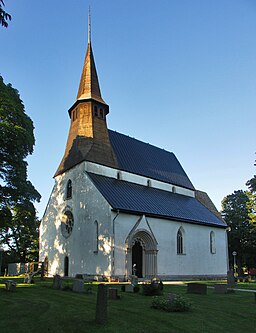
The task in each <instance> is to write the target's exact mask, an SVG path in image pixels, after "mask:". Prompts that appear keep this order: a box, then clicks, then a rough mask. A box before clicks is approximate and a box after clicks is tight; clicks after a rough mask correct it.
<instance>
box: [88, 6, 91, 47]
mask: <svg viewBox="0 0 256 333" xmlns="http://www.w3.org/2000/svg"><path fill="white" fill-rule="evenodd" d="M90 43H91V6H89V12H88V44H90Z"/></svg>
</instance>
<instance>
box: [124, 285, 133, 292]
mask: <svg viewBox="0 0 256 333" xmlns="http://www.w3.org/2000/svg"><path fill="white" fill-rule="evenodd" d="M133 288H134V286H133V285H132V284H126V285H125V291H126V292H128V293H133Z"/></svg>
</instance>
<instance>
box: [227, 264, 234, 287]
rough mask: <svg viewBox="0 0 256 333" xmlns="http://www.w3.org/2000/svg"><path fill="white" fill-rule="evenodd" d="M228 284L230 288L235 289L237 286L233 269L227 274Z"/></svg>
mask: <svg viewBox="0 0 256 333" xmlns="http://www.w3.org/2000/svg"><path fill="white" fill-rule="evenodd" d="M227 282H228V288H234V287H235V285H236V279H235V276H234V271H233V270H232V269H231V270H229V271H228V272H227Z"/></svg>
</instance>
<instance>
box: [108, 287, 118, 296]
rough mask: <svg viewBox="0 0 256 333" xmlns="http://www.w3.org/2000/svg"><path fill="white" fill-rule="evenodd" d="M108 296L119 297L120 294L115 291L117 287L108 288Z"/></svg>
mask: <svg viewBox="0 0 256 333" xmlns="http://www.w3.org/2000/svg"><path fill="white" fill-rule="evenodd" d="M108 297H109V299H120V296H119V295H118V293H117V288H109V289H108Z"/></svg>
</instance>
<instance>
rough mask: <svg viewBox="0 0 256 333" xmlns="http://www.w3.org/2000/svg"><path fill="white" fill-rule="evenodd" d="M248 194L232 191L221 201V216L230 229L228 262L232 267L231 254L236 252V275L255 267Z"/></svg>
mask: <svg viewBox="0 0 256 333" xmlns="http://www.w3.org/2000/svg"><path fill="white" fill-rule="evenodd" d="M251 213H252V209H251V206H250V196H249V192H245V191H242V190H239V191H234V193H233V194H230V195H228V196H226V197H225V198H224V199H223V201H222V215H223V218H224V220H225V222H226V223H227V225H228V226H229V227H230V231H229V232H228V243H229V244H228V247H229V261H230V264H231V266H232V264H233V258H232V252H233V251H236V252H237V264H238V274H239V275H241V274H242V267H243V266H247V267H255V265H256V263H255V255H256V229H255V226H254V225H253V223H252V220H251Z"/></svg>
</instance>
